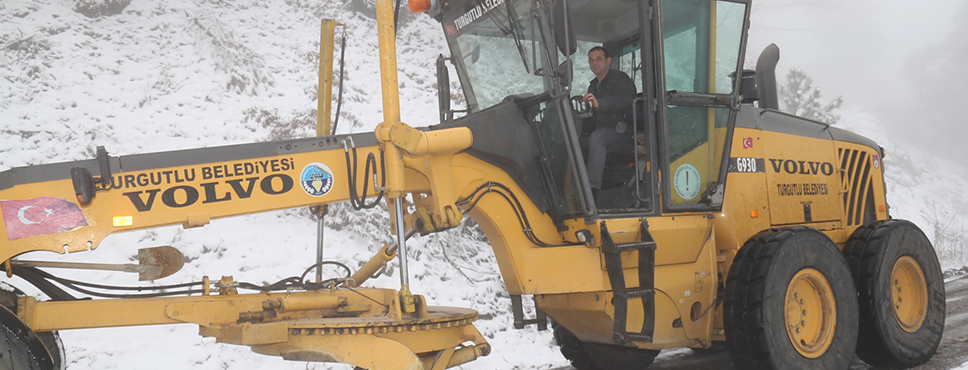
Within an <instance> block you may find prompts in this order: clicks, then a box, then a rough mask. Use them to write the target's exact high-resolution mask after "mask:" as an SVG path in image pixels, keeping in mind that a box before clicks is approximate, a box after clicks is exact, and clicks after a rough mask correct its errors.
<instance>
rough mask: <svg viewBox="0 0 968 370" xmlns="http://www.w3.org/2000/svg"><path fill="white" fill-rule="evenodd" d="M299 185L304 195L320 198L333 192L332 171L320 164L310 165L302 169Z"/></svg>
mask: <svg viewBox="0 0 968 370" xmlns="http://www.w3.org/2000/svg"><path fill="white" fill-rule="evenodd" d="M299 184H300V185H302V188H303V190H304V191H305V192H306V194H309V195H312V196H314V197H321V196H323V195H326V194H328V193H329V191H330V190H333V171H332V170H330V169H329V167H326V165H325V164H322V163H310V164H307V165H306V167H303V170H302V174H301V175H299Z"/></svg>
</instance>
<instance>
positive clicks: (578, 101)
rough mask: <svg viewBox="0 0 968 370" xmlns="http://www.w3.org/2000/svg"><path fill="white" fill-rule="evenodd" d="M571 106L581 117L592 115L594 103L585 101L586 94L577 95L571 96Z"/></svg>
mask: <svg viewBox="0 0 968 370" xmlns="http://www.w3.org/2000/svg"><path fill="white" fill-rule="evenodd" d="M571 108H572V109H574V110H575V113H577V114H578V117H579V118H588V117H591V116H592V104H591V103H589V102H587V101H585V99H584V96H581V95H575V96H572V97H571Z"/></svg>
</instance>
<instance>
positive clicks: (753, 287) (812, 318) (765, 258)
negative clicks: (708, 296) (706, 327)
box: [723, 227, 857, 369]
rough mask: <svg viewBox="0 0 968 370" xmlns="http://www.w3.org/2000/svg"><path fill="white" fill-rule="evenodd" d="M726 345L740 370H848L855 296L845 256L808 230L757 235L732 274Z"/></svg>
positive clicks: (852, 346) (853, 339) (727, 301)
mask: <svg viewBox="0 0 968 370" xmlns="http://www.w3.org/2000/svg"><path fill="white" fill-rule="evenodd" d="M723 312H724V328H725V330H726V343H727V345H728V346H729V350H730V354H731V355H732V357H733V364H734V365H735V367H736V368H737V369H847V368H848V367H849V366H850V362H851V360H852V359H853V358H854V349H855V347H856V345H857V297H856V293H855V290H854V283H853V280H852V279H851V278H850V270H849V269H848V267H847V263H846V261H845V260H844V257H843V256H842V255H841V253H840V250H839V249H837V246H836V245H835V244H834V243H833V241H831V240H830V238H828V237H827V236H826V235H824V234H822V233H821V232H819V231H817V230H815V229H811V228H808V227H793V228H785V229H773V230H767V231H763V232H760V233H759V234H757V235H756V236H754V237H753V238H752V239H750V240H749V241H747V242H746V244H745V245H744V246H743V248H742V249H740V251H739V253H738V254H737V255H736V258H735V259H734V260H733V265H732V266H731V267H730V269H729V275H728V276H727V278H726V294H725V300H724V311H723Z"/></svg>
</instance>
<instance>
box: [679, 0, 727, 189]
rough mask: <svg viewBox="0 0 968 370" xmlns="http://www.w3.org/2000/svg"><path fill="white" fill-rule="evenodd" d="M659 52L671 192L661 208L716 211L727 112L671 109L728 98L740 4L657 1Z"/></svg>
mask: <svg viewBox="0 0 968 370" xmlns="http://www.w3.org/2000/svg"><path fill="white" fill-rule="evenodd" d="M661 7H662V8H661V11H662V42H663V51H664V59H663V64H664V68H665V71H664V76H665V90H666V92H667V93H668V96H669V97H668V99H669V100H668V101H667V105H666V109H665V121H666V122H665V124H666V125H665V128H666V129H665V135H666V138H665V139H666V143H667V145H666V149H667V153H666V155H668V160H669V169H668V173H669V176H670V180H671V181H669V182H667V184H670V185H671V186H670V187H671V189H669V190H670V191H668V192H667V193H668V196H669V198H668V200H669V202H668V203H667V204H669V205H671V206H672V207H673V208H675V207H676V206H683V207H695V206H717V205H718V204H713V202H715V201H716V199H717V197H715V196H714V195H715V194H716V193H717V192H718V191H720V190H721V186H719V180H720V178H721V174H722V168H721V166H722V160H723V153H724V151H725V141H726V135H727V126H728V123H729V117H730V115H731V112H730V110H729V108H728V107H724V106H722V105H714V103H712V101H711V100H710V103H708V105H706V106H697V105H695V103H691V104H689V105H679V104H677V100H676V94H673V93H672V92H678V93H695V94H710V95H711V94H717V95H726V94H732V93H733V86H734V81H733V79H732V77H731V76H732V75H733V74H734V73H735V72H736V70H737V67H738V64H739V63H738V62H739V52H740V46H741V44H742V37H743V25H744V22H745V15H746V4H742V3H734V2H729V1H724V0H719V1H694V0H661Z"/></svg>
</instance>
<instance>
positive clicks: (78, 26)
mask: <svg viewBox="0 0 968 370" xmlns="http://www.w3.org/2000/svg"><path fill="white" fill-rule="evenodd" d="M371 7H372V5H370V2H369V1H367V0H344V1H314V0H232V1H222V0H156V1H143V0H134V1H132V2H131V4H130V5H128V6H127V7H126V8H124V10H123V12H122V13H121V14H117V15H111V16H102V17H97V18H89V17H87V16H85V15H82V14H79V13H77V12H75V11H74V2H73V1H68V0H32V1H28V0H4V1H2V2H0V46H3V49H0V170H6V169H8V168H11V167H16V166H24V165H31V164H38V163H50V162H61V161H68V160H79V159H87V158H91V157H93V156H94V149H95V147H96V146H98V145H103V146H105V147H106V148H107V150H108V151H109V152H110V153H111V155H126V154H134V153H145V152H158V151H167V150H175V149H183V148H194V147H203V146H218V145H227V144H238V143H246V142H253V141H265V140H269V139H272V138H282V137H294V136H295V137H298V136H309V135H313V134H314V132H315V129H314V126H313V125H314V122H315V121H314V120H315V114H316V111H315V108H316V84H317V75H316V71H317V65H318V50H319V45H318V38H319V19H320V18H334V19H337V20H338V21H340V22H341V23H343V24H344V25H345V31H346V37H347V38H348V40H349V41H348V42H347V51H346V75H345V79H344V81H345V93H344V104H343V107H342V115H341V118H340V126H339V133H349V132H362V131H370V130H372V129H373V128H374V127H375V126H376V125H377V124H378V123H379V122H381V121H382V118H383V116H382V112H381V110H382V105H381V101H380V78H379V66H378V64H377V47H376V31H375V20H374V19H373V18H372V15H371V14H372V8H371ZM401 13H402V14H403V15H404V17H403V18H402V20H401V25H400V29H399V31H398V46H397V47H398V49H397V50H398V53H399V55H398V59H397V60H398V63H399V69H400V72H399V79H400V91H401V94H402V96H401V101H402V104H401V105H402V116H403V121H404V122H407V123H409V124H411V125H414V126H426V125H429V124H433V123H436V122H435V121H436V119H437V105H436V93H435V91H434V88H435V84H436V78H435V77H434V68H433V63H434V58H436V56H437V55H438V54H440V53H444V54H446V51H445V49H446V48H445V45H444V41H443V38H442V36H441V35H440V30H439V25H437V24H436V23H435V22H433V21H432V20H430V19H429V18H427V17H425V16H420V17H416V16H413V15H409V14H406V13H407V11H406V10H405V9H404V10H402V11H401ZM840 126H841V127H844V128H847V129H849V130H855V131H856V132H859V133H861V134H864V135H867V136H869V137H872V138H873V139H875V140H877V141H878V142H879V143H881V145H883V146H884V147H885V148H887V151H888V155H887V158H886V159H885V164H886V166H888V167H887V168H888V171H889V177H888V188H889V194H888V197H889V200H890V203H891V206H892V209H891V211H892V214H893V215H894V216H895V217H899V218H907V219H910V220H912V221H914V222H915V223H917V224H918V225H921V226H922V227H923V228H924V229H925V232H926V233H928V236H929V237H931V238H932V240H935V241H936V243H939V242H940V243H939V247H944V248H947V249H941V254H942V255H943V257H944V258H943V259H942V261H943V263H944V266H945V267H946V268H953V267H959V266H963V265H964V264H965V263H966V262H968V261H966V260H965V257H964V256H962V254H961V253H958V251H957V250H956V248H958V247H960V245H961V242H962V241H963V239H964V237H962V236H961V235H962V234H963V232H962V231H963V229H964V227H965V226H964V225H965V222H964V220H965V219H964V218H963V217H962V216H961V213H960V212H957V211H959V210H962V209H966V207H965V206H966V204H965V203H966V199H965V198H963V196H962V195H961V193H959V192H958V191H957V190H956V189H958V188H959V185H960V184H962V183H964V180H965V179H966V178H968V174H966V172H965V170H964V169H963V167H961V166H960V165H957V164H955V163H953V162H950V161H946V160H944V159H941V158H933V157H928V156H926V155H925V154H923V153H922V152H921V151H919V150H918V149H917V148H912V147H907V146H905V145H904V143H903V140H901V139H898V138H891V137H887V136H886V134H885V133H884V131H883V130H882V129H881V128H880V127H879V126H878V124H877V122H875V121H874V120H873V119H871V118H870V116H868V115H865V114H863V113H860V112H847V113H846V114H844V118H843V121H842V123H841V124H840ZM386 219H387V216H386V212H385V211H381V210H377V211H373V212H352V211H349V210H348V207H334V209H333V210H332V212H331V214H330V215H329V216H327V219H326V225H327V230H326V245H327V249H326V258H327V259H332V260H338V261H345V262H348V264H349V265H350V266H354V267H355V266H357V265H358V264H359V263H362V261H365V260H366V259H367V258H369V257H370V256H371V255H372V254H373V253H374V252H375V251H377V250H378V248H379V247H380V246H381V245H382V244H384V243H386V242H388V241H390V235H389V234H388V231H387V229H386V227H385V226H384V225H385V224H386ZM315 240H316V234H315V221H314V220H313V219H312V218H311V217H310V216H309V214H308V212H306V210H301V209H300V210H289V211H280V212H270V213H263V214H256V215H250V216H244V217H236V218H231V219H224V220H216V221H214V222H212V224H211V225H208V226H206V227H204V228H197V229H189V230H183V229H182V228H180V227H169V228H163V229H158V230H152V231H144V232H130V233H124V234H120V235H114V236H112V237H110V238H108V239H107V240H106V241H105V242H104V243H103V244H102V245H101V246H100V247H99V249H98V250H97V251H96V252H93V253H81V254H77V255H73V256H70V259H71V260H72V261H84V260H88V261H98V262H127V261H129V260H130V259H132V256H133V255H134V254H135V253H136V250H137V249H138V248H143V247H151V246H158V245H172V246H175V247H176V248H178V249H179V250H181V251H182V252H183V253H185V255H186V257H187V258H188V260H189V261H188V262H187V263H186V265H185V268H184V270H183V271H182V272H179V273H178V274H176V275H174V276H173V277H171V278H168V279H167V280H171V281H194V280H198V279H200V278H201V277H202V276H203V275H208V276H211V277H213V278H217V277H219V276H222V275H233V276H235V278H236V279H237V280H242V281H248V282H253V283H262V282H274V281H277V280H279V279H282V278H285V277H288V276H292V275H298V274H300V273H301V272H302V269H303V268H304V267H305V265H306V264H307V263H306V261H309V260H312V259H313V258H314V256H315V250H314V248H315ZM412 240H413V241H412V242H411V244H409V245H411V248H410V252H411V255H410V261H411V265H410V274H411V278H412V279H413V280H412V283H411V284H412V289H413V290H414V292H415V293H419V294H425V295H426V296H427V297H428V298H429V301H430V302H431V304H434V305H453V306H463V307H471V308H474V309H476V310H478V311H480V313H481V320H480V321H479V322H478V323H477V326H478V328H479V329H480V330H481V332H482V333H484V334H485V335H486V336H487V338H488V340H489V341H490V343H491V345H492V347H493V352H492V354H491V355H490V356H488V357H485V358H482V359H480V360H478V361H475V362H473V363H471V364H469V365H465V366H464V367H463V368H465V369H548V368H554V367H558V366H563V365H565V364H566V361H565V360H564V359H563V358H562V357H561V356H560V354H558V352H557V348H555V347H554V345H553V343H552V338H551V335H550V333H549V332H537V331H536V330H535V329H533V328H531V329H527V330H513V329H512V325H511V317H510V299H509V297H508V294H507V292H506V291H505V289H504V286H503V283H502V282H501V280H500V276H499V275H498V272H497V266H496V262H495V259H494V256H493V253H492V252H491V251H490V249H489V247H488V246H487V244H486V242H485V241H484V240H483V235H482V234H481V233H480V231H478V230H477V229H476V228H474V227H472V226H465V227H461V228H458V229H456V230H451V231H448V232H446V233H441V234H437V235H433V236H430V237H417V238H414V239H412ZM44 257H47V258H50V259H60V258H61V256H57V255H46V256H44ZM394 272H395V271H394V270H393V269H392V268H391V269H390V270H389V271H388V273H387V274H386V275H384V276H382V277H381V278H379V279H376V280H374V281H372V284H374V285H377V286H381V287H396V286H398V284H399V280H398V275H396V274H395V273H394ZM59 273H60V272H59ZM63 275H64V276H68V277H72V278H77V279H81V280H95V281H109V282H111V283H115V284H121V285H134V284H136V283H137V282H136V281H135V278H134V277H132V276H129V275H124V276H121V275H107V274H101V273H66V272H65V273H63ZM166 283H170V282H166ZM108 314H109V313H108ZM62 336H63V340H64V343H65V347H66V349H67V354H66V355H67V361H68V368H69V369H172V368H174V369H188V368H191V369H242V370H244V369H262V368H273V369H345V368H347V367H346V366H341V365H328V364H318V363H292V362H285V361H282V360H281V359H278V358H274V357H268V356H262V355H258V354H254V353H252V352H251V351H249V350H248V348H245V347H238V346H231V345H222V344H217V343H214V341H213V340H212V339H204V338H201V337H199V336H198V335H197V329H196V327H195V326H191V325H182V326H165V327H139V328H122V329H100V330H89V331H73V332H62Z"/></svg>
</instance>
